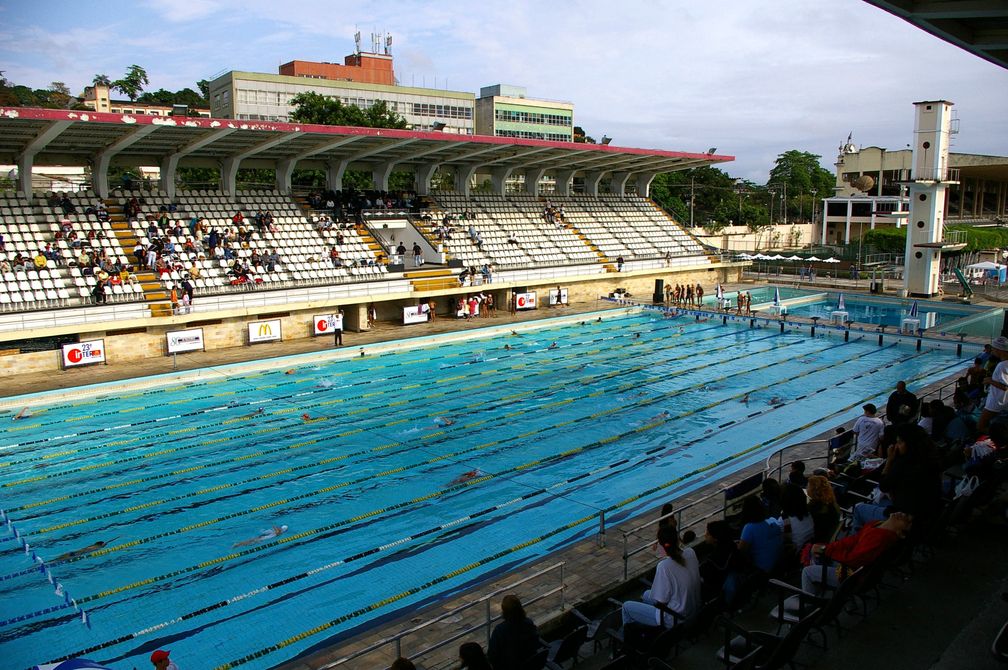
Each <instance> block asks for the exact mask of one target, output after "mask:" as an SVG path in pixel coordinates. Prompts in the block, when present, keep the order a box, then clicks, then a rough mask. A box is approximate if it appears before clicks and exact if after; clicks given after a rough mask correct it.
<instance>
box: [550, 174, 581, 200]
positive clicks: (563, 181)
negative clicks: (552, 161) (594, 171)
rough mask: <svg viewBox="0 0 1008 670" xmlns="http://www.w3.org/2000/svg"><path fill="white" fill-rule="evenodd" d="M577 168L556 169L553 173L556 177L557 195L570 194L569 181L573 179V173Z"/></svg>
mask: <svg viewBox="0 0 1008 670" xmlns="http://www.w3.org/2000/svg"><path fill="white" fill-rule="evenodd" d="M575 172H577V170H558V171H557V172H556V174H555V175H554V178H555V179H556V192H557V195H564V196H566V195H570V194H571V181H572V180H573V179H574V173H575Z"/></svg>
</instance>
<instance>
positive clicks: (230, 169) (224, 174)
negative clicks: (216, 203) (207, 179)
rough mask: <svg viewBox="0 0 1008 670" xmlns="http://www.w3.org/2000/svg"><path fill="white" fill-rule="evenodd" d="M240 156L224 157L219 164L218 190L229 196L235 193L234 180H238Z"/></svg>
mask: <svg viewBox="0 0 1008 670" xmlns="http://www.w3.org/2000/svg"><path fill="white" fill-rule="evenodd" d="M241 161H242V159H241V158H238V157H235V156H230V157H228V158H225V159H224V163H223V164H222V165H221V175H220V190H221V192H223V193H227V194H228V195H230V196H231V197H234V194H235V190H236V189H235V182H237V181H238V168H239V167H241Z"/></svg>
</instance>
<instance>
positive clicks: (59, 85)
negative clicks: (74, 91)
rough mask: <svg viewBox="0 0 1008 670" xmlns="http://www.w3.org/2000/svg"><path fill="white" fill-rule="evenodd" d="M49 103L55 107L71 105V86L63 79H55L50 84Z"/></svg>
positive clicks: (60, 107)
mask: <svg viewBox="0 0 1008 670" xmlns="http://www.w3.org/2000/svg"><path fill="white" fill-rule="evenodd" d="M48 98H49V100H48V102H49V104H48V105H47V107H51V108H53V109H66V108H67V107H69V106H70V87H68V86H67V85H66V84H64V83H63V82H61V81H54V82H52V83H51V84H49V95H48Z"/></svg>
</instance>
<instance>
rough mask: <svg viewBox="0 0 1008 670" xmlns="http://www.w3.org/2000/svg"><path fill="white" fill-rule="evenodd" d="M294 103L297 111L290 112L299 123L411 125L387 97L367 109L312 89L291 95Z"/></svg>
mask: <svg viewBox="0 0 1008 670" xmlns="http://www.w3.org/2000/svg"><path fill="white" fill-rule="evenodd" d="M291 105H292V106H293V107H294V111H292V112H291V114H290V120H291V121H294V122H296V123H317V124H320V125H325V126H358V127H364V128H407V127H408V124H407V123H406V119H404V118H403V117H401V116H399V115H398V114H396V113H395V112H393V111H392V110H391V109H389V107H388V104H387V103H386V102H385V101H384V100H379V101H378V102H376V103H374V104H373V105H371V106H370V107H368V108H367V109H361V108H360V107H357V106H356V105H345V104H343V103H342V102H341V101H339V100H337V99H335V98H328V97H326V96H324V95H321V94H319V93H315V92H312V91H309V92H307V93H298V94H297V95H295V96H294V97H293V98H291Z"/></svg>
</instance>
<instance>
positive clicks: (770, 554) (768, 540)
mask: <svg viewBox="0 0 1008 670" xmlns="http://www.w3.org/2000/svg"><path fill="white" fill-rule="evenodd" d="M742 521H744V522H745V525H744V526H743V527H742V538H741V539H740V540H739V543H738V547H739V550H740V551H741V552H742V553H743V554H744V555H746V556H748V557H749V560H750V561H751V563H752V565H753V566H754V567H755V568H756V569H757V570H759V571H760V572H761V573H763V574H766V575H769V574H770V573H771V572H773V570H774V568H775V567H776V565H777V559H778V558H780V550H781V544H782V543H783V537H782V533H781V527H780V525H779V524H778V523H776V522H775V521H774V520H773V519H769V518H767V513H766V508H765V507H764V506H763V503H762V502H760V500H759V498H757V497H756V496H749V497H747V498H746V499H745V502H743V503H742Z"/></svg>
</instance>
